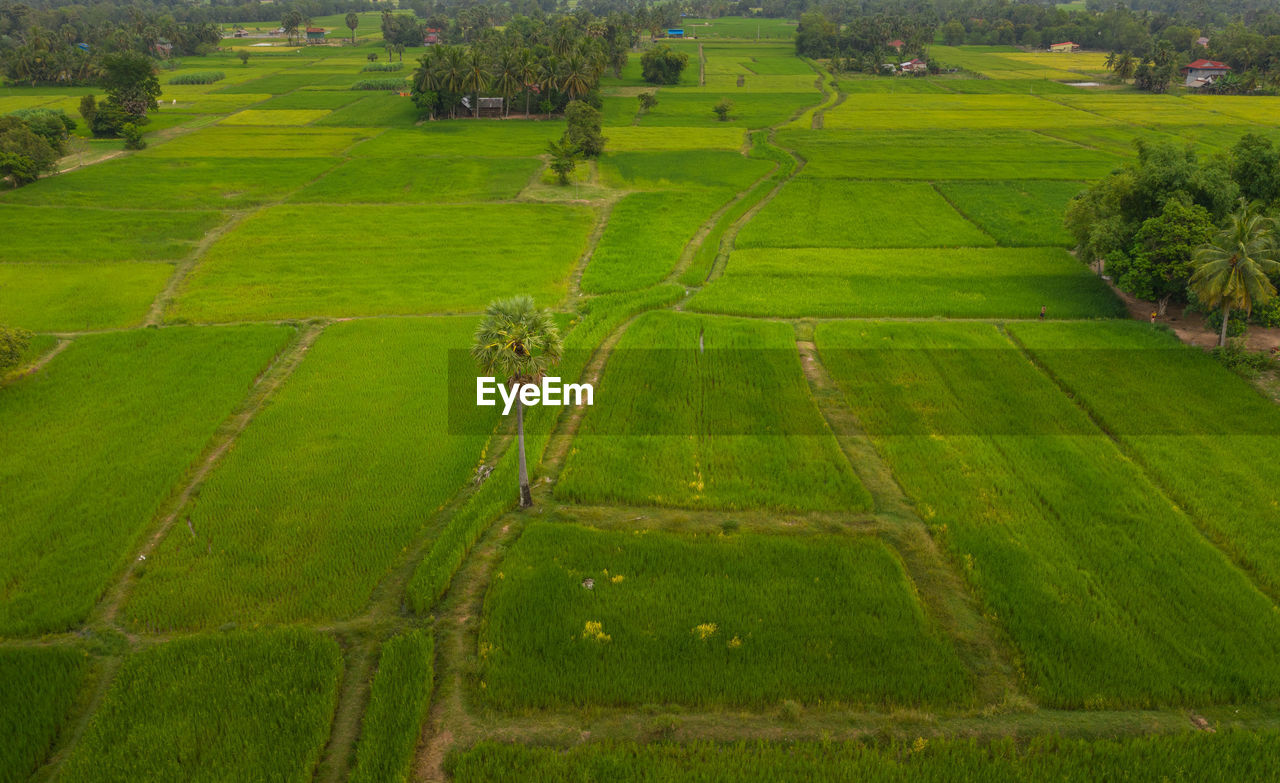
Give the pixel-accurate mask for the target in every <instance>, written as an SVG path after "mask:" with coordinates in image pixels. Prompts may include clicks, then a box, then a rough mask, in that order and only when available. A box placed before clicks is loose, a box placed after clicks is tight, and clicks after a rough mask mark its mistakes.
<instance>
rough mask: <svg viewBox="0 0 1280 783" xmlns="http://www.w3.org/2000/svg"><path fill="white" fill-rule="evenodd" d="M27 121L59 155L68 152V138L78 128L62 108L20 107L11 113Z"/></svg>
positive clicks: (33, 131) (29, 126)
mask: <svg viewBox="0 0 1280 783" xmlns="http://www.w3.org/2000/svg"><path fill="white" fill-rule="evenodd" d="M11 116H13V117H17V118H18V119H20V120H22V121H23V122H24V123H26V126H27V127H28V128H30V129H31V132H32V133H34V134H36V135H37V136H39V137H40V138H42V139H44V140H45V141H46V142H48V143H49V146H50V147H53V151H54V152H56V153H58V154H59V155H63V154H65V153H66V146H67V139H68V138H69V137H70V135H71V131H73V130H75V129H76V121H75V120H73V119H71V118H70V117H68V116H67V113H66V112H64V111H63V110H62V109H41V108H35V109H18V110H17V111H15V112H12V113H11Z"/></svg>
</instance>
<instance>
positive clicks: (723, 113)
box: [711, 98, 733, 122]
mask: <svg viewBox="0 0 1280 783" xmlns="http://www.w3.org/2000/svg"><path fill="white" fill-rule="evenodd" d="M732 110H733V101H731V100H729V99H728V98H721V99H720V102H719V103H717V104H716V105H715V106H712V107H711V111H713V112H715V113H716V117H718V118H719V119H720V121H721V122H728V121H729V112H730V111H732Z"/></svg>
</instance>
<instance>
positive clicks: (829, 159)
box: [777, 98, 1132, 181]
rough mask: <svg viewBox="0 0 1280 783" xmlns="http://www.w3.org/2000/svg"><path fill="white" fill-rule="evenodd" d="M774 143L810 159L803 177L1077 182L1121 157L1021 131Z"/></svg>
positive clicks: (857, 134) (856, 135)
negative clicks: (1057, 180)
mask: <svg viewBox="0 0 1280 783" xmlns="http://www.w3.org/2000/svg"><path fill="white" fill-rule="evenodd" d="M850 100H857V98H851V99H850ZM1051 132H1052V133H1058V132H1059V131H1057V130H1054V131H1051ZM1129 138H1132V135H1130V136H1129ZM777 140H778V144H781V145H782V146H784V147H789V148H791V149H794V150H795V151H796V152H797V153H798V154H799V155H800V156H801V157H803V158H804V159H805V160H807V161H808V165H807V166H805V169H804V172H803V176H805V177H858V178H861V179H895V180H902V179H909V180H917V179H918V180H938V179H978V180H984V181H985V180H1014V179H1023V178H1035V179H1044V180H1048V179H1067V180H1074V181H1078V180H1081V179H1093V178H1099V177H1103V176H1106V175H1107V174H1108V173H1109V172H1110V171H1111V170H1112V169H1114V168H1116V167H1118V166H1119V165H1120V163H1121V161H1122V159H1121V158H1118V157H1116V156H1115V155H1112V154H1108V152H1102V151H1098V150H1091V149H1086V148H1085V147H1082V146H1080V145H1078V144H1071V143H1069V142H1066V141H1062V140H1060V139H1055V138H1050V137H1048V136H1045V135H1042V134H1039V133H1032V132H1030V131H1021V130H1013V131H1008V130H1005V131H949V132H947V133H940V132H927V131H917V130H898V131H894V132H891V133H890V132H879V131H877V132H864V131H830V130H824V131H822V132H820V133H814V132H810V131H791V130H787V131H779V132H778V135H777ZM1128 144H1129V151H1132V144H1131V143H1128Z"/></svg>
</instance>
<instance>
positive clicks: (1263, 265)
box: [1065, 134, 1280, 344]
mask: <svg viewBox="0 0 1280 783" xmlns="http://www.w3.org/2000/svg"><path fill="white" fill-rule="evenodd" d="M1136 143H1137V147H1138V159H1137V160H1136V161H1134V162H1132V163H1129V164H1127V165H1125V166H1124V167H1123V168H1121V169H1120V170H1118V171H1116V172H1115V173H1113V174H1111V175H1110V176H1108V177H1106V178H1105V179H1102V180H1100V181H1099V182H1097V183H1095V184H1094V185H1093V186H1092V187H1090V188H1089V189H1087V190H1085V191H1084V192H1082V193H1081V194H1079V195H1078V196H1076V197H1075V198H1074V199H1072V201H1071V202H1070V204H1069V205H1068V207H1067V211H1066V215H1065V225H1066V227H1067V229H1068V230H1069V231H1070V232H1071V234H1072V235H1073V236H1074V237H1075V240H1076V243H1077V251H1078V253H1079V255H1080V257H1081V258H1084V259H1088V260H1089V261H1091V262H1098V261H1101V262H1102V264H1103V269H1104V270H1105V271H1106V273H1107V274H1109V275H1110V276H1111V277H1112V279H1113V280H1114V282H1115V284H1116V285H1117V286H1118V287H1119V288H1120V289H1121V290H1123V291H1126V292H1128V293H1130V294H1132V295H1134V296H1135V297H1137V298H1139V299H1144V300H1148V301H1153V302H1155V303H1156V307H1157V313H1158V314H1161V315H1163V314H1164V312H1165V308H1166V307H1167V305H1168V304H1169V303H1171V302H1177V303H1186V304H1188V305H1190V306H1191V307H1193V308H1195V309H1199V310H1203V311H1205V312H1207V313H1208V314H1209V320H1210V323H1211V324H1212V325H1215V326H1216V327H1218V328H1220V329H1221V330H1222V332H1221V336H1220V342H1221V343H1223V344H1225V342H1226V338H1227V336H1228V335H1229V334H1231V333H1240V332H1243V330H1244V328H1245V326H1246V324H1247V323H1256V324H1260V325H1264V326H1280V300H1277V299H1276V298H1275V293H1276V288H1275V284H1276V283H1277V282H1280V265H1277V264H1276V263H1274V261H1275V259H1276V257H1277V251H1276V247H1275V245H1276V238H1277V237H1276V231H1275V224H1274V218H1275V217H1276V216H1277V215H1280V150H1278V149H1277V148H1276V147H1275V145H1274V144H1273V143H1272V142H1271V140H1270V139H1268V138H1266V137H1264V136H1260V135H1256V134H1249V135H1246V136H1244V137H1242V138H1241V139H1240V140H1239V141H1238V142H1237V143H1236V145H1235V146H1234V147H1233V148H1232V149H1231V150H1230V151H1228V152H1227V153H1225V154H1221V155H1216V156H1213V157H1211V158H1208V159H1202V158H1201V157H1200V156H1199V155H1197V153H1196V152H1195V151H1194V150H1193V149H1191V148H1189V147H1180V146H1178V145H1176V144H1174V143H1164V144H1151V143H1148V142H1145V141H1142V140H1139V141H1138V142H1136ZM1246 249H1248V250H1246ZM1224 313H1225V315H1226V317H1225V318H1224Z"/></svg>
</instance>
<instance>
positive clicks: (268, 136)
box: [144, 126, 377, 159]
mask: <svg viewBox="0 0 1280 783" xmlns="http://www.w3.org/2000/svg"><path fill="white" fill-rule="evenodd" d="M376 133H377V131H361V130H344V129H341V128H290V129H287V130H284V129H263V128H234V127H223V126H218V127H213V128H205V129H203V130H199V131H196V132H195V133H188V134H186V135H184V136H179V137H178V138H176V139H172V140H170V141H166V142H165V143H164V144H157V145H156V146H155V148H154V149H151V150H147V151H146V153H144V154H145V155H147V156H156V157H166V158H273V159H282V158H320V157H326V156H333V155H338V154H339V153H341V152H342V151H343V150H346V149H347V148H348V147H350V146H351V145H353V144H355V143H356V142H357V141H360V140H361V139H364V138H367V137H369V136H371V135H374V134H376Z"/></svg>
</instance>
